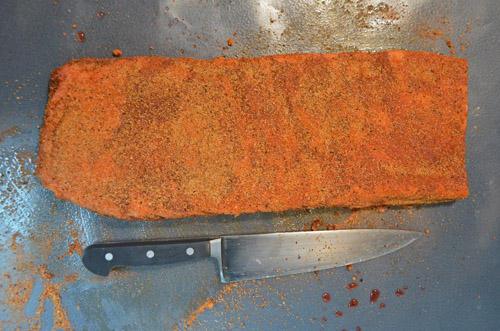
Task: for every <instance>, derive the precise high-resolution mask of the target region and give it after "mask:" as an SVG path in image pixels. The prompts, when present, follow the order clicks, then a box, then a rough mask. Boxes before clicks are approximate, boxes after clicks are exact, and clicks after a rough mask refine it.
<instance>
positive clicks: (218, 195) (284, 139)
mask: <svg viewBox="0 0 500 331" xmlns="http://www.w3.org/2000/svg"><path fill="white" fill-rule="evenodd" d="M466 121H467V61H466V60H464V59H456V58H452V57H448V56H443V55H436V54H431V53H426V52H407V51H387V52H381V53H376V54H369V53H344V54H291V55H278V56H268V57H262V58H256V59H248V58H245V59H222V58H219V59H214V60H210V61H205V60H195V59H188V58H183V59H170V58H162V57H135V58H121V59H80V60H73V61H71V62H69V63H68V64H66V65H64V66H62V67H60V68H59V69H57V70H55V71H54V72H53V73H52V77H51V82H50V96H49V102H48V104H47V109H46V113H45V121H44V125H43V128H42V131H41V135H40V150H39V157H38V167H37V174H38V176H39V177H40V179H41V181H42V184H43V185H44V186H45V187H47V188H49V189H50V190H52V191H54V192H55V194H56V196H57V197H59V198H61V199H67V200H70V201H72V202H74V203H76V204H78V205H81V206H83V207H86V208H88V209H91V210H93V211H96V212H98V213H100V214H104V215H109V216H114V217H117V218H122V219H128V220H135V219H148V220H158V219H163V218H177V217H187V216H195V215H210V214H241V213H252V212H261V211H275V212H277V211H283V210H289V209H300V208H315V207H333V206H344V207H350V208H360V207H367V206H371V205H404V204H414V203H437V202H442V201H451V200H456V199H463V198H465V197H467V195H468V188H467V177H466V172H465V128H466Z"/></svg>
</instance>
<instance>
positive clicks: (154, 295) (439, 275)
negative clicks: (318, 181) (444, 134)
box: [0, 0, 500, 330]
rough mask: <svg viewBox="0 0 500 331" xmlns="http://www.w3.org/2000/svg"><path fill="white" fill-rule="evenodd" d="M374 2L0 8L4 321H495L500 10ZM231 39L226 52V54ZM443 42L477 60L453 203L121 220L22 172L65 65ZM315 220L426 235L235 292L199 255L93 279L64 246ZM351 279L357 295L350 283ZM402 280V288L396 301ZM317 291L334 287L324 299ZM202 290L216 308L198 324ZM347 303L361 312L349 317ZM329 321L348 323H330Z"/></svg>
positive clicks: (420, 324)
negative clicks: (375, 295)
mask: <svg viewBox="0 0 500 331" xmlns="http://www.w3.org/2000/svg"><path fill="white" fill-rule="evenodd" d="M385 2H386V3H387V5H388V6H387V7H386V6H385V5H384V4H383V3H379V1H352V2H351V1H348V0H346V1H322V2H321V1H311V0H300V1H293V0H290V1H278V0H275V1H272V0H268V1H260V2H259V1H221V2H216V1H212V0H209V1H179V0H178V1H173V0H167V1H166V0H156V1H144V0H143V1H133V2H132V1H129V2H125V1H92V2H90V1H87V2H74V1H67V0H60V1H49V0H47V1H37V2H33V1H19V0H4V1H2V3H1V5H0V9H1V10H0V63H1V70H0V77H1V79H0V84H1V87H0V101H1V104H0V219H1V222H0V245H1V246H0V266H1V271H0V272H1V275H0V285H1V288H0V306H1V309H0V327H1V328H2V329H14V328H15V327H17V326H19V327H21V329H31V328H35V329H36V328H38V329H42V330H45V329H52V327H55V328H58V327H60V326H68V325H71V327H72V328H74V329H76V330H97V329H100V330H137V329H144V330H160V329H171V328H175V327H179V328H180V329H184V328H191V327H198V328H200V329H220V328H234V329H242V328H247V329H292V328H297V329H302V330H310V329H312V330H314V329H316V330H319V329H325V330H334V329H339V330H340V329H343V328H346V329H348V330H354V329H355V328H356V327H358V326H359V327H360V328H362V329H363V330H375V329H383V330H389V329H394V330H399V329H415V330H423V329H426V330H431V329H435V330H438V329H449V330H469V329H483V330H485V329H491V330H494V329H500V314H499V312H500V278H499V277H498V274H500V263H499V261H500V258H499V252H500V245H499V241H500V239H499V235H500V223H499V222H500V220H499V217H500V203H499V200H500V189H499V188H500V182H499V180H500V161H499V160H500V112H499V109H500V97H499V93H498V91H499V90H500V83H499V81H500V66H499V64H498V63H499V62H498V54H500V40H499V38H500V37H499V36H500V21H499V20H498V17H500V5H499V3H498V1H497V0H481V1H475V2H469V1H465V0H463V1H445V2H438V1H426V0H420V1H408V2H405V1H389V0H387V1H385ZM370 5H372V7H370ZM281 9H284V12H282V11H281ZM100 11H101V12H103V13H104V14H105V15H104V17H102V18H98V17H97V13H98V12H100ZM73 24H75V25H77V26H76V28H72V25H73ZM78 31H82V32H84V34H85V41H84V42H80V41H78V40H77V39H76V38H77V32H78ZM235 32H237V33H236V35H234V34H235ZM198 36H200V37H198ZM231 37H232V38H234V40H235V44H234V45H233V46H232V47H227V40H228V39H229V38H231ZM448 40H449V41H451V42H452V43H453V45H454V51H455V52H456V54H457V56H458V57H465V58H467V59H469V61H470V62H469V63H470V74H469V80H470V82H469V117H468V121H469V123H468V128H467V169H468V175H469V179H470V192H471V195H470V197H469V198H467V199H466V200H464V201H459V202H455V203H448V204H440V205H435V206H421V207H418V208H411V209H400V208H392V209H390V210H388V211H386V212H385V213H383V214H381V213H378V212H376V211H373V210H364V211H360V212H358V213H355V214H351V212H350V211H348V210H342V209H338V210H313V211H292V212H286V213H281V214H257V215H241V216H239V217H237V218H235V217H231V216H217V217H204V218H190V219H181V220H174V221H166V222H158V223H147V222H126V221H120V220H116V219H110V218H106V217H102V216H99V215H97V214H95V213H92V212H89V211H87V210H85V209H82V208H80V207H78V206H75V205H73V204H71V203H69V202H66V201H61V200H57V199H55V198H54V196H53V194H52V193H51V192H50V191H48V190H46V189H44V188H43V187H42V186H41V185H40V182H39V180H38V179H37V177H36V176H35V175H34V174H33V171H34V167H35V164H34V163H35V161H36V153H37V146H38V136H39V127H40V125H41V124H42V118H43V112H44V105H45V103H46V101H47V92H48V81H49V76H50V71H51V70H53V69H55V68H57V67H58V66H60V65H62V64H64V63H65V62H67V61H68V60H70V59H74V58H81V57H100V58H106V57H110V56H111V52H112V50H113V49H115V48H119V49H121V50H122V51H123V52H124V56H136V55H141V56H143V55H161V56H169V57H181V56H186V57H195V58H205V59H208V58H213V57H217V56H222V55H225V56H228V57H242V56H252V57H254V56H260V55H268V54H281V53H293V52H341V51H356V50H359V51H380V50H385V49H407V50H428V51H432V52H440V53H443V54H450V51H451V49H450V48H449V47H448V46H447V45H446V41H448ZM224 47H227V48H228V49H224ZM356 217H357V219H356ZM315 219H321V220H324V221H325V222H326V223H336V224H337V226H338V227H342V224H344V227H350V226H351V227H386V228H402V229H408V230H418V231H424V229H426V228H427V229H429V233H428V234H427V235H426V236H425V238H423V239H420V240H419V241H418V242H416V243H414V244H413V245H412V246H410V247H408V248H406V249H403V250H401V251H399V252H397V253H394V254H392V255H389V256H385V257H382V258H379V259H377V260H374V261H371V262H367V263H362V264H358V265H356V266H355V268H354V270H352V271H348V270H346V269H344V268H342V269H338V270H334V271H322V272H320V273H319V274H318V275H314V274H302V275H297V276H295V277H282V278H280V279H272V280H267V281H265V282H262V281H258V282H245V283H241V284H239V285H238V286H237V287H236V288H233V289H227V288H226V287H225V286H223V285H222V284H220V283H219V281H218V278H217V277H218V276H217V271H216V266H215V263H214V262H213V261H210V260H207V261H202V262H199V263H193V264H180V265H175V266H168V267H166V266H164V267H143V268H133V269H126V270H119V271H117V272H114V273H112V275H111V276H110V277H108V278H103V279H101V278H99V277H97V276H94V275H92V274H91V273H89V272H88V271H86V270H85V269H84V267H83V266H82V264H81V262H80V258H79V254H78V250H77V249H74V246H71V245H72V244H75V243H78V242H81V243H82V244H83V246H86V245H88V244H91V243H94V242H99V241H106V240H126V239H155V238H185V237H198V236H215V235H223V234H239V233H246V234H248V233H258V232H273V231H295V230H303V229H304V228H306V227H307V225H306V223H309V224H311V222H312V221H313V220H315ZM345 222H348V223H347V224H346V223H345ZM72 247H73V250H72ZM68 252H69V253H68ZM70 253H73V254H70ZM40 265H46V270H47V272H49V273H50V274H51V275H53V276H54V277H53V278H51V277H50V276H47V274H46V273H45V274H44V273H43V272H42V271H40V270H42V269H40ZM75 274H76V276H74V277H71V276H72V275H75ZM44 275H45V277H44ZM352 277H356V282H357V283H358V284H359V286H358V288H356V289H355V290H352V291H347V290H346V288H345V287H346V285H347V284H348V283H349V282H352V281H353V279H352ZM361 278H362V279H363V282H360V279H361ZM403 286H407V287H408V290H405V295H404V296H402V297H398V296H396V295H395V290H396V289H397V288H403ZM374 288H377V289H379V290H380V291H381V297H380V299H379V302H384V303H385V304H386V308H385V309H380V308H379V305H378V303H377V304H376V305H371V304H370V302H369V293H370V291H371V290H372V289H374ZM423 288H425V290H424V289H423ZM51 289H52V290H54V289H55V290H57V293H55V294H53V292H51ZM324 292H328V293H330V295H331V301H330V302H328V303H326V302H324V301H323V300H322V294H323V293H324ZM51 293H52V294H51ZM58 297H60V298H61V301H60V302H59V301H58ZM210 298H211V299H213V300H214V306H213V307H209V308H207V309H205V310H204V311H201V310H198V311H199V314H197V315H196V316H193V315H192V313H193V312H194V311H195V310H196V309H197V308H198V307H199V306H200V305H201V304H202V303H203V302H204V301H205V300H207V299H210ZM353 298H356V299H357V300H358V301H359V306H358V307H356V308H348V303H349V301H350V300H351V299H353ZM336 311H342V312H343V316H342V317H340V318H338V317H336V316H335V312H336ZM61 314H62V315H61ZM65 314H66V315H65ZM190 315H191V316H193V320H194V321H192V322H189V321H188V320H189V316H190ZM61 316H62V317H61ZM194 317H196V318H194ZM67 320H69V324H67V323H66V324H64V322H65V321H67ZM67 322H68V321H67Z"/></svg>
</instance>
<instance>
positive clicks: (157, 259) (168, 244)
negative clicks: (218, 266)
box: [82, 239, 210, 276]
mask: <svg viewBox="0 0 500 331" xmlns="http://www.w3.org/2000/svg"><path fill="white" fill-rule="evenodd" d="M206 257H210V239H189V240H170V241H137V242H115V243H102V244H94V245H90V246H88V247H87V248H85V251H84V252H83V255H82V262H83V264H84V265H85V267H86V268H87V269H88V270H90V271H92V272H93V273H95V274H97V275H100V276H107V275H109V273H110V271H111V269H113V268H115V267H125V266H141V265H157V264H168V263H176V262H183V261H190V260H196V259H200V258H206Z"/></svg>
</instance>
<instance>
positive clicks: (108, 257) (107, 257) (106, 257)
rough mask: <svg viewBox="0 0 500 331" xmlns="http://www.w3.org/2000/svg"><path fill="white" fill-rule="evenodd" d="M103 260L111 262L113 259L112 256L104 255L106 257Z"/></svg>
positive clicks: (109, 254)
mask: <svg viewBox="0 0 500 331" xmlns="http://www.w3.org/2000/svg"><path fill="white" fill-rule="evenodd" d="M104 258H105V259H106V261H111V260H112V259H113V254H111V253H106V255H104Z"/></svg>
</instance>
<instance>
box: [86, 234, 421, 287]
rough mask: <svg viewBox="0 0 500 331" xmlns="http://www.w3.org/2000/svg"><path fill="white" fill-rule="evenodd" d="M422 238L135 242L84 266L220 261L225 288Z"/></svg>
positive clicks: (97, 269)
mask: <svg viewBox="0 0 500 331" xmlns="http://www.w3.org/2000/svg"><path fill="white" fill-rule="evenodd" d="M420 236H422V233H420V232H413V231H402V230H375V229H374V230H371V229H370V230H368V229H363V230H338V231H309V232H281V233H266V234H253V235H241V236H225V237H220V238H209V239H190V240H169V241H136V242H116V243H103V244H95V245H90V246H88V247H87V248H86V249H85V251H84V253H83V256H82V261H83V264H84V265H85V267H87V269H89V270H90V271H92V272H93V273H95V274H97V275H101V276H107V275H108V274H109V272H110V271H111V269H113V268H115V267H119V266H139V265H159V264H167V263H176V262H183V261H192V260H197V259H202V258H210V257H212V258H215V259H216V260H217V262H218V265H219V268H220V278H221V281H222V282H224V283H229V282H237V281H242V280H249V279H260V278H269V277H276V276H283V275H290V274H297V273H302V272H309V271H315V270H322V269H329V268H334V267H340V266H344V265H348V264H353V263H357V262H362V261H366V260H369V259H373V258H376V257H379V256H382V255H385V254H388V253H391V252H394V251H396V250H398V249H400V248H402V247H404V246H406V245H408V244H410V243H412V242H413V241H415V240H416V239H418V238H419V237H420Z"/></svg>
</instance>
